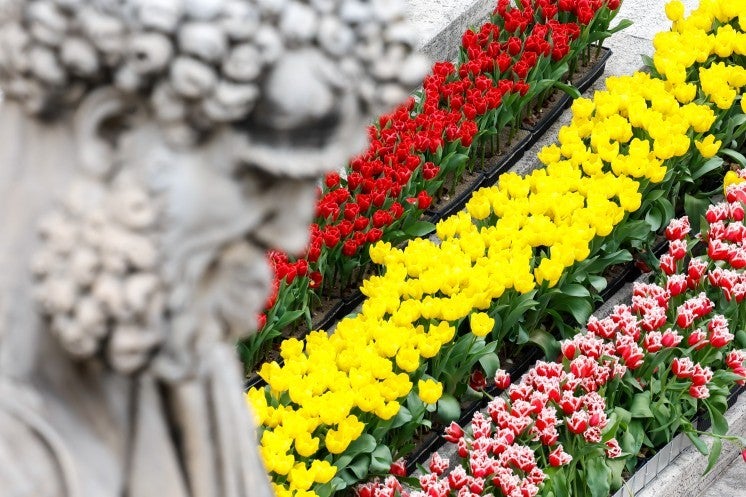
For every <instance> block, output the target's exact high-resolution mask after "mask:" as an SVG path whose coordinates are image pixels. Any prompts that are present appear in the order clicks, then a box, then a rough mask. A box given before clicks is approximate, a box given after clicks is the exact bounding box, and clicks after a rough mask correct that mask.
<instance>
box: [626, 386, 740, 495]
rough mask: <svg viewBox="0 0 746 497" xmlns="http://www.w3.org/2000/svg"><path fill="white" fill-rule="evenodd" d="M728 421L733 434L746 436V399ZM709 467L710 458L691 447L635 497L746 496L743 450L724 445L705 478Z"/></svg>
mask: <svg viewBox="0 0 746 497" xmlns="http://www.w3.org/2000/svg"><path fill="white" fill-rule="evenodd" d="M726 418H727V420H728V424H729V426H730V432H731V433H733V434H740V435H744V434H746V396H744V395H741V397H740V398H739V400H738V402H737V403H736V404H735V405H734V406H733V407H732V408H731V409H730V410H729V411H728V412H727V413H726ZM706 467H707V458H706V457H705V456H703V455H702V454H700V453H699V452H698V451H697V449H695V448H694V447H689V448H688V449H686V450H684V452H682V454H681V455H680V456H679V457H678V459H676V460H674V462H673V464H671V465H670V466H669V467H668V468H666V469H665V470H664V471H663V472H661V473H660V474H659V475H658V476H657V478H655V479H654V480H653V481H652V482H650V483H649V484H648V485H647V486H646V487H645V488H644V489H643V490H642V491H641V492H638V493H637V494H636V495H635V497H689V496H701V497H744V496H746V478H745V476H746V471H745V470H744V468H746V463H744V461H743V459H741V449H740V448H739V447H737V446H736V445H733V444H724V445H723V451H722V453H721V454H720V460H719V461H718V463H717V464H716V466H715V467H714V468H713V469H712V471H710V472H709V473H708V474H707V475H704V476H703V475H702V473H703V472H704V470H705V468H706Z"/></svg>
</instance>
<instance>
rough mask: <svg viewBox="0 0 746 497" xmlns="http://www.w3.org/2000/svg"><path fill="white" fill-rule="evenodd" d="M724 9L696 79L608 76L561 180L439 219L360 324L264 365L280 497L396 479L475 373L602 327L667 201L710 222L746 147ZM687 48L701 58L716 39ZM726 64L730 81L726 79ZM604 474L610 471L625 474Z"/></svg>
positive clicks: (583, 104) (533, 180)
mask: <svg viewBox="0 0 746 497" xmlns="http://www.w3.org/2000/svg"><path fill="white" fill-rule="evenodd" d="M713 5H715V6H716V7H713ZM713 8H718V9H720V10H719V11H718V15H719V16H720V17H721V18H722V19H725V20H724V21H720V20H718V21H713V18H712V17H709V23H710V24H706V22H705V23H703V22H702V18H705V19H706V13H705V14H701V13H699V14H696V15H693V16H692V17H693V18H694V19H695V21H690V22H689V23H687V22H685V21H678V23H677V25H676V27H677V29H680V30H681V31H682V33H683V34H682V36H695V35H693V34H690V35H686V33H687V28H688V29H692V30H696V29H699V30H700V31H704V32H705V33H706V32H709V31H716V33H715V34H714V35H713V37H714V38H715V41H716V42H718V43H717V44H716V43H715V42H713V43H711V44H710V45H709V47H710V48H709V49H708V50H710V51H712V53H710V52H707V53H706V54H705V55H706V56H704V57H700V59H701V62H697V59H696V58H695V57H691V60H690V67H689V70H687V69H686V66H685V70H684V74H685V78H684V80H683V81H681V80H672V81H676V82H675V83H674V82H671V81H666V80H663V79H662V78H661V77H660V75H658V74H654V75H653V76H649V75H646V74H636V75H634V76H631V77H627V78H610V79H609V80H608V81H607V86H608V91H606V92H597V93H596V95H595V96H594V99H593V100H585V99H579V100H577V101H576V102H575V103H574V104H573V111H574V117H573V121H572V123H571V125H570V126H568V127H566V128H563V130H562V131H561V132H560V136H559V145H555V146H551V147H548V148H547V149H545V150H544V151H543V152H542V153H541V154H540V159H541V160H542V162H544V163H545V164H546V167H545V168H543V169H540V170H537V171H535V172H533V173H532V174H531V175H529V176H527V177H525V178H521V177H519V176H516V175H504V176H503V177H501V178H500V181H499V183H498V185H497V186H495V187H492V188H489V189H484V190H480V191H479V192H477V193H475V195H474V196H473V198H472V199H471V200H470V202H469V204H468V205H467V212H465V213H459V214H458V215H456V216H453V217H452V218H449V219H446V220H444V221H441V222H440V223H439V224H438V235H439V237H440V238H441V240H442V241H441V243H440V244H436V243H433V242H430V241H428V240H423V239H416V240H413V241H411V242H410V243H409V244H408V245H407V247H406V248H404V249H395V248H392V247H391V246H388V245H386V244H379V245H377V246H375V247H374V248H373V249H371V258H372V259H373V260H374V261H376V262H379V263H382V264H383V265H384V267H385V270H384V272H383V274H382V275H381V276H376V277H372V278H370V279H369V280H367V281H366V282H365V283H364V284H363V292H364V293H365V294H366V296H367V300H366V301H365V302H364V303H363V308H362V312H361V313H360V314H359V315H358V316H356V317H354V318H352V319H346V320H343V321H341V322H340V323H339V325H338V327H337V330H336V331H335V332H334V333H333V334H331V335H327V334H326V333H324V332H312V333H311V334H310V335H309V336H308V338H307V339H306V340H305V341H303V342H301V341H298V340H294V339H291V340H287V341H285V342H284V343H283V344H282V347H281V350H282V357H283V358H284V359H285V364H284V365H283V366H280V365H279V364H277V363H272V364H267V365H265V366H263V368H262V372H261V374H262V376H263V377H264V378H265V380H266V381H267V383H268V386H267V387H266V388H265V389H253V390H251V391H250V392H249V398H250V400H251V402H252V404H253V405H254V407H255V409H256V411H257V413H258V416H259V419H260V421H261V423H262V424H263V426H264V429H263V430H262V453H263V456H264V458H265V461H266V463H267V466H268V469H269V470H270V471H271V472H272V477H273V480H274V482H275V484H276V485H277V487H276V488H277V491H278V493H286V492H291V493H292V492H305V491H308V490H309V489H311V488H312V489H313V491H314V492H316V493H317V494H319V495H328V494H330V493H332V492H333V491H335V490H338V489H340V488H344V487H345V486H347V485H350V484H352V483H355V482H357V481H360V480H362V479H364V478H365V477H366V476H367V475H368V474H369V473H373V474H375V473H385V472H386V471H387V470H388V468H389V466H390V463H391V460H392V458H395V457H398V456H399V455H401V454H403V453H405V452H406V451H407V450H408V449H409V448H411V447H410V444H411V440H412V434H413V433H414V432H415V431H417V430H418V428H420V427H421V426H430V425H431V423H432V417H431V416H430V414H429V413H430V412H433V411H435V410H436V409H437V411H438V414H439V415H440V416H441V417H442V418H445V419H447V418H449V417H450V418H454V417H457V415H458V401H456V399H455V397H454V396H460V395H461V394H462V393H463V392H465V391H466V389H467V386H466V384H467V381H466V379H467V378H468V376H469V375H470V374H471V372H472V369H473V367H474V366H475V365H476V364H477V363H479V364H480V365H481V367H482V368H484V370H485V371H486V372H487V373H488V375H491V374H492V373H493V372H494V371H495V370H496V369H497V367H498V363H497V360H496V358H497V356H496V354H495V351H496V350H497V347H498V345H499V346H500V347H501V348H502V347H504V346H505V343H506V341H509V340H512V341H513V342H514V343H516V344H520V343H522V342H527V341H534V342H536V343H539V344H540V345H542V347H543V348H544V349H545V351H546V352H547V354H548V356H549V357H555V356H556V351H557V347H556V342H555V341H554V340H553V338H552V337H551V335H550V334H549V333H547V328H552V327H553V328H556V329H557V330H558V331H560V332H562V331H564V332H565V334H566V336H571V335H573V334H574V331H573V329H572V327H569V326H568V325H567V323H568V322H571V321H570V319H574V320H576V321H577V322H579V323H582V322H585V320H586V319H587V317H588V315H589V314H590V312H591V311H592V308H593V307H592V300H593V299H592V291H591V290H589V289H590V288H595V290H598V289H600V288H602V287H603V284H604V283H602V281H601V271H602V269H603V268H604V267H606V266H608V265H609V264H611V263H613V262H615V261H619V260H628V259H629V258H630V252H629V250H630V249H644V248H646V246H649V244H650V243H651V238H652V237H651V233H653V232H654V231H656V230H657V229H659V228H661V227H662V226H665V225H666V224H667V222H668V220H669V219H671V218H672V217H673V215H674V212H675V210H676V208H677V205H675V204H674V202H672V200H669V199H677V198H682V199H684V202H682V203H683V204H684V205H683V206H681V207H683V208H685V209H686V210H688V211H690V212H693V213H694V212H698V211H700V210H703V209H702V200H701V199H698V198H697V189H698V185H699V184H701V182H702V179H703V178H704V177H705V176H706V175H708V173H712V172H713V171H716V170H718V168H719V167H720V166H721V164H722V160H720V159H717V158H716V157H714V154H715V153H717V152H718V149H720V145H721V143H720V142H723V143H726V144H731V143H732V142H733V141H734V140H735V139H739V138H740V136H739V133H742V132H743V131H742V128H743V122H744V118H743V113H744V112H743V111H744V110H746V109H743V106H744V104H743V101H741V104H740V105H739V104H738V103H737V101H736V98H738V92H737V91H736V90H738V91H740V88H741V87H742V86H743V85H744V84H746V78H744V79H741V75H742V72H743V67H742V66H741V65H739V64H742V62H741V60H740V59H739V57H740V58H742V57H743V55H742V54H743V51H742V50H741V48H740V47H741V45H738V44H735V43H732V42H731V45H730V46H731V47H733V48H732V49H731V52H730V53H728V54H727V55H723V53H724V52H720V53H716V52H714V51H715V50H717V51H721V50H722V49H721V48H720V47H721V45H722V43H720V42H721V40H719V37H720V36H721V31H722V36H723V38H724V40H725V39H726V37H727V36H730V35H728V34H727V33H729V30H728V28H727V27H726V26H731V27H732V28H738V21H737V18H736V17H735V15H731V16H730V17H728V16H729V15H730V14H732V12H731V13H730V14H729V11H727V7H722V8H721V7H720V4H713V3H708V4H707V5H706V6H705V7H703V8H702V9H700V10H701V11H703V12H707V11H708V9H713ZM698 12H699V11H698ZM697 16H699V18H698V17H697ZM697 19H699V20H697ZM721 22H722V23H723V24H722V26H721V24H720V23H721ZM703 25H704V26H706V28H703V27H702V26H703ZM739 29H740V28H739ZM739 36H743V34H742V33H741V32H740V31H739ZM740 39H742V38H736V40H740ZM680 41H681V40H677V41H676V43H679V44H680ZM734 45H735V46H734ZM656 46H657V48H658V49H659V50H660V51H661V54H663V55H659V54H658V53H656V58H654V61H656V67H657V66H658V64H659V61H661V60H667V59H666V53H667V52H666V43H665V40H661V39H657V40H656ZM680 46H687V47H688V46H692V47H695V46H696V50H700V48H701V47H702V44H696V45H695V44H689V43H687V44H680ZM734 50H735V51H734ZM716 61H717V62H716ZM720 62H723V66H722V67H723V68H722V69H715V71H711V70H710V68H711V67H715V68H719V67H720V66H719V65H718V64H719V63H720ZM739 67H740V70H739ZM700 69H701V70H700ZM700 76H702V79H701V82H700ZM687 78H688V79H687ZM715 78H721V79H720V83H719V85H715V84H714V83H713V80H714V79H715ZM723 87H727V88H728V89H729V90H732V91H725V90H724V89H723ZM731 94H732V98H730V100H729V103H730V105H729V106H728V105H726V104H727V103H728V98H729V97H730V96H731ZM739 121H740V124H739ZM721 152H727V153H728V154H730V155H731V156H732V157H737V155H736V154H735V153H734V152H732V151H728V149H724V150H721ZM705 206H706V203H705ZM692 219H699V218H698V217H694V216H692ZM698 302H700V301H699V300H696V299H695V301H694V302H693V303H692V304H691V305H690V307H692V309H690V311H691V312H695V310H696V309H697V307H696V305H695V304H696V303H698ZM702 302H703V301H702ZM687 309H688V307H687ZM685 310H686V309H685ZM656 312H658V313H659V314H660V310H658V311H656ZM697 312H698V311H697ZM701 317H703V316H699V318H701ZM547 318H549V321H547ZM621 318H624V316H621ZM621 318H620V319H621ZM625 319H626V318H625ZM542 326H544V329H542ZM653 331H654V330H653ZM680 334H681V335H682V336H683V333H680ZM674 338H675V337H674ZM624 340H627V341H626V342H623V343H621V344H617V343H616V340H615V341H614V347H615V349H614V351H615V352H616V353H617V354H618V355H619V356H620V357H622V358H623V360H624V364H623V365H624V366H625V367H626V368H628V369H629V368H631V365H630V362H631V361H632V360H633V359H634V360H642V359H644V356H645V352H642V353H641V354H642V357H639V358H638V355H639V354H640V351H639V350H638V348H639V344H638V343H636V342H635V345H634V346H633V343H632V342H629V339H624ZM667 340H668V339H667ZM687 340H688V338H687ZM586 355H587V354H586ZM568 361H569V359H568ZM589 364H590V363H589ZM638 366H639V365H638ZM552 367H554V366H552ZM568 367H571V366H568ZM589 367H590V366H589ZM570 371H571V372H572V370H571V369H570ZM573 374H575V373H573ZM626 377H627V375H626V374H625V378H626ZM614 381H623V380H622V378H617V379H616V380H614ZM697 381H698V382H699V381H701V380H699V379H698V380H697ZM415 385H416V387H415ZM695 386H702V385H695ZM618 390H619V392H617V393H619V395H623V393H624V390H623V389H618ZM444 391H445V394H444V393H443V392H444ZM591 391H592V390H591ZM615 391H616V390H615ZM583 395H585V394H583ZM718 395H719V393H718ZM633 398H634V396H633ZM679 400H680V399H679ZM435 401H437V403H436V402H435ZM638 402H641V401H638ZM713 402H714V401H712V402H710V403H713ZM436 405H437V407H436ZM607 405H608V406H611V405H613V404H607ZM705 405H709V404H707V403H705ZM605 407H606V406H604V408H605ZM716 407H717V406H716ZM682 409H683V408H682ZM604 412H606V411H605V410H604ZM630 412H632V411H630ZM679 413H683V410H681V411H679ZM618 416H621V415H618ZM653 417H654V418H655V415H653ZM645 419H647V417H645ZM656 419H657V418H656ZM587 421H589V420H587ZM621 423H622V422H621V421H620V424H621ZM627 424H629V422H628V423H627ZM672 424H673V423H672ZM668 428H670V426H668V427H666V429H668ZM579 431H580V430H579ZM661 431H664V429H661ZM583 433H584V430H583ZM568 436H569V435H568ZM596 438H597V437H595V436H594V437H593V439H594V440H595V439H596ZM569 443H570V442H568V444H569ZM593 443H598V441H596V442H593ZM625 443H626V442H625ZM620 446H624V444H623V443H622V440H620ZM594 447H596V448H594V449H593V450H599V449H600V448H601V446H594ZM521 450H523V449H521ZM558 456H561V454H558ZM547 457H548V456H547ZM565 459H566V458H565ZM589 461H591V462H588V464H591V465H593V466H592V467H593V468H594V469H593V471H595V470H598V471H601V472H603V474H607V470H609V471H612V473H609V474H617V473H620V472H621V469H620V467H623V466H624V464H618V463H614V464H607V463H606V462H605V461H603V460H602V459H600V458H595V459H592V460H589ZM598 461H601V463H603V467H601V463H600V462H598ZM578 464H584V463H580V462H579V463H578ZM321 466H323V469H324V471H321V470H320V469H319V468H320V467H321ZM580 467H581V469H583V471H586V470H588V468H586V467H585V466H582V465H581V466H580ZM330 468H332V469H330ZM524 476H525V475H524ZM536 478H538V475H537V476H536ZM536 478H535V479H536ZM556 479H561V476H557V477H556ZM537 481H538V480H537ZM552 481H555V479H553V480H552ZM578 482H579V483H577V484H574V483H573V484H572V485H575V486H574V487H573V488H576V489H577V490H578V491H581V489H582V488H585V487H584V486H583V485H587V484H588V483H587V482H583V481H581V480H578ZM614 482H616V480H613V481H608V482H607V483H608V485H609V486H610V485H611V484H612V483H614ZM529 483H531V484H534V485H535V484H536V482H529ZM527 485H528V484H527ZM553 485H554V484H553ZM569 485H570V483H568V488H570V487H569ZM546 487H547V485H544V486H542V487H541V488H546ZM589 488H590V487H589ZM599 488H600V487H599ZM558 489H559V487H557V489H555V490H556V491H560V490H561V489H559V490H558ZM607 490H608V488H607ZM590 491H591V492H592V495H594V496H595V495H601V494H600V493H596V492H598V490H597V489H596V490H594V489H593V488H590ZM555 495H560V494H557V493H555ZM572 495H575V494H572Z"/></svg>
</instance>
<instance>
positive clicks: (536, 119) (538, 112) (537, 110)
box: [522, 90, 567, 128]
mask: <svg viewBox="0 0 746 497" xmlns="http://www.w3.org/2000/svg"><path fill="white" fill-rule="evenodd" d="M566 95H567V94H566V93H565V92H563V91H562V90H552V91H551V92H550V93H549V96H547V97H546V98H545V99H544V102H542V105H541V107H538V106H537V107H534V109H533V111H532V112H531V113H530V114H529V115H528V116H526V117H524V118H523V122H522V125H523V126H525V127H527V128H533V127H534V126H536V125H537V124H538V123H540V122H541V120H542V119H543V118H544V116H545V115H546V114H549V113H550V112H551V111H553V110H554V109H555V108H556V107H557V106H558V105H564V104H565V102H566V99H565V96H566ZM557 117H559V114H558V116H557Z"/></svg>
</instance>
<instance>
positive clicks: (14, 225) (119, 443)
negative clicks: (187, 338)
mask: <svg viewBox="0 0 746 497" xmlns="http://www.w3.org/2000/svg"><path fill="white" fill-rule="evenodd" d="M0 134H2V135H1V136H3V138H4V140H3V145H2V146H0V495H2V496H3V497H182V496H183V497H243V496H248V495H252V496H256V497H265V496H266V497H269V496H270V495H271V494H272V492H271V487H270V485H269V482H268V479H267V476H266V474H265V473H264V471H262V470H261V469H260V468H262V465H261V461H260V460H259V456H258V453H257V449H256V446H255V444H254V443H253V442H252V438H253V437H254V436H255V430H254V428H253V420H252V419H250V416H249V412H248V409H247V406H246V405H245V403H244V400H243V397H242V393H241V388H242V381H241V376H240V371H239V367H238V363H237V360H236V355H235V349H234V347H233V346H232V345H230V344H225V343H215V344H214V346H212V348H211V349H208V350H203V351H202V352H201V354H200V361H201V364H199V365H196V366H195V367H196V369H195V371H197V374H196V375H195V377H194V378H192V379H187V380H185V381H179V382H166V381H162V380H159V379H157V378H155V377H154V376H153V375H152V374H151V373H147V372H146V373H143V374H138V375H135V376H132V377H127V376H124V375H120V374H115V373H113V372H111V371H108V370H106V369H105V368H104V367H103V366H102V365H101V364H100V363H98V364H96V363H77V362H75V361H74V360H73V359H71V358H70V357H69V356H68V354H67V353H66V352H65V351H64V350H62V348H61V346H60V345H59V344H58V343H57V342H56V340H55V339H54V338H53V337H51V336H50V335H49V332H48V330H47V329H46V328H45V325H44V323H43V322H42V320H41V319H40V317H39V312H38V311H39V310H38V308H37V307H36V304H35V303H34V299H33V292H32V277H31V274H30V270H29V265H30V255H31V254H32V253H34V252H35V250H36V247H37V245H38V239H37V235H36V223H37V222H38V219H39V218H40V216H41V215H43V214H44V213H46V212H48V211H49V210H50V209H51V207H52V201H53V199H54V198H58V197H60V196H61V195H62V194H64V193H66V190H67V188H68V186H69V183H70V181H71V179H72V178H73V177H74V176H75V174H76V170H77V164H76V160H77V151H76V140H75V137H74V136H71V135H72V131H71V130H70V129H69V127H64V126H47V125H44V124H41V123H40V122H39V121H36V120H33V119H27V118H25V117H24V114H23V111H22V110H21V109H20V108H19V107H18V106H17V105H15V104H13V103H3V104H2V105H0Z"/></svg>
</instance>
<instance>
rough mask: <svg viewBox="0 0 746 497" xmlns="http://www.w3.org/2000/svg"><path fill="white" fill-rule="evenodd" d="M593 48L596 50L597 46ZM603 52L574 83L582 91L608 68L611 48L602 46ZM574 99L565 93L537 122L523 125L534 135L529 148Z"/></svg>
mask: <svg viewBox="0 0 746 497" xmlns="http://www.w3.org/2000/svg"><path fill="white" fill-rule="evenodd" d="M593 50H595V48H594V49H593ZM601 52H602V53H601V55H600V56H599V58H598V60H596V62H595V64H593V66H591V67H589V68H588V69H587V70H586V72H585V73H583V75H582V76H581V77H580V79H578V81H577V82H575V83H574V84H573V86H574V87H575V88H577V89H578V91H580V92H581V93H583V92H584V91H585V90H587V89H588V88H590V87H591V85H592V84H593V83H594V82H595V81H596V80H597V79H598V78H600V77H601V76H602V75H603V73H604V71H605V70H606V62H608V60H609V57H611V50H610V49H608V48H604V47H602V48H601ZM557 91H560V90H557ZM572 101H573V99H572V98H570V96H569V95H568V94H566V93H563V94H562V96H561V97H560V98H559V101H557V102H555V103H554V105H552V106H551V107H550V108H548V109H546V110H545V111H544V112H543V114H542V116H541V118H540V119H539V120H538V121H537V122H536V123H534V124H533V125H530V126H528V125H524V126H522V128H523V129H525V130H527V131H530V132H531V134H532V135H533V136H532V141H531V142H530V143H529V144H528V146H527V148H528V147H531V146H532V145H533V144H534V143H536V141H537V140H538V139H539V138H540V137H541V136H542V135H543V134H544V133H545V132H546V130H547V129H549V127H550V126H551V125H552V124H554V122H555V121H556V120H557V118H559V116H560V115H562V112H563V111H564V109H566V108H567V107H569V106H570V105H571V104H572Z"/></svg>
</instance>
